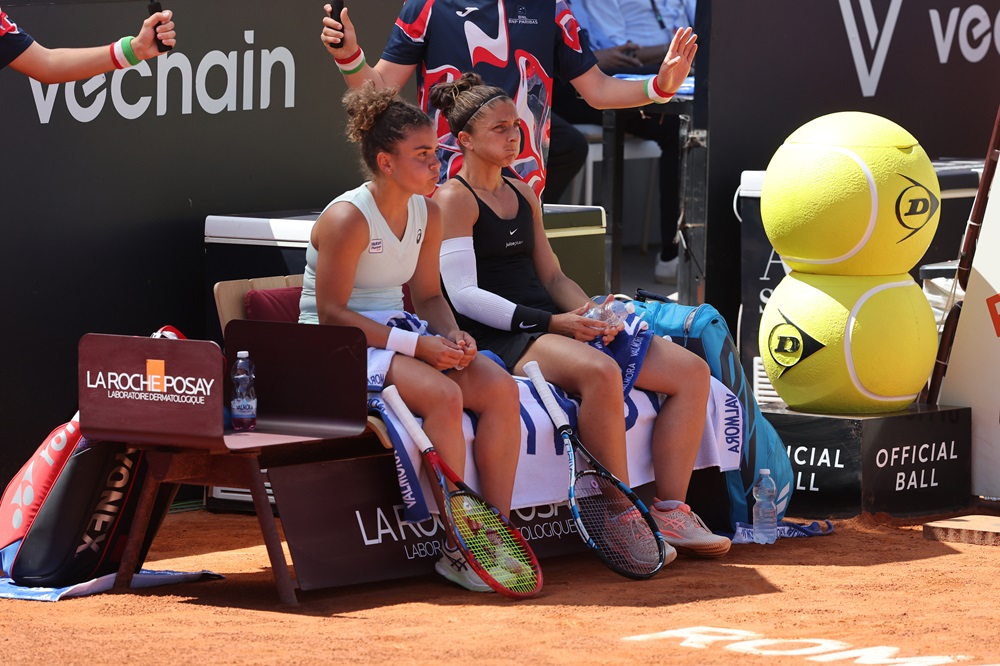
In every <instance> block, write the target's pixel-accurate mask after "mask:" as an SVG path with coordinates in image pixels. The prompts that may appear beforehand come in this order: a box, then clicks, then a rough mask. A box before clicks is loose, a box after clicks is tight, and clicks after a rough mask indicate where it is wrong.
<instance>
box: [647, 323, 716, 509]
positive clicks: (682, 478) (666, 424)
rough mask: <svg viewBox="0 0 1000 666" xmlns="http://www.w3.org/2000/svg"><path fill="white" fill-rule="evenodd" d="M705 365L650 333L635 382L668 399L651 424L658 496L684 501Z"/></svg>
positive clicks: (705, 384) (703, 400)
mask: <svg viewBox="0 0 1000 666" xmlns="http://www.w3.org/2000/svg"><path fill="white" fill-rule="evenodd" d="M710 374H711V373H710V372H709V369H708V364H707V363H705V361H704V360H702V359H701V357H699V356H697V355H696V354H694V353H692V352H690V351H688V350H687V349H685V348H684V347H681V346H680V345H678V344H675V343H673V342H669V341H667V340H664V339H663V338H654V339H653V340H652V342H651V343H650V345H649V351H648V352H647V353H646V359H645V361H643V364H642V370H641V371H640V372H639V376H638V378H636V382H635V385H636V386H638V387H639V388H642V389H646V390H648V391H656V392H657V393H665V394H667V395H669V396H670V398H669V399H668V400H667V401H666V402H665V403H664V404H663V408H662V409H661V410H660V413H659V414H658V415H657V417H656V423H655V424H654V425H653V442H652V446H653V471H654V473H655V475H656V494H657V496H658V497H659V498H660V499H672V500H680V501H682V502H683V501H684V498H685V497H687V491H688V484H689V483H690V481H691V471H692V469H693V468H694V461H695V458H696V457H697V456H698V447H699V446H700V445H701V436H702V434H703V432H704V430H705V409H706V405H707V403H708V393H709V377H710Z"/></svg>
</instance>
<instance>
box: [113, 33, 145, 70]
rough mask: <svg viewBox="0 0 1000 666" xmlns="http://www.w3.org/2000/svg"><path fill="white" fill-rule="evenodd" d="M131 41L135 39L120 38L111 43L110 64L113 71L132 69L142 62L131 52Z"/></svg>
mask: <svg viewBox="0 0 1000 666" xmlns="http://www.w3.org/2000/svg"><path fill="white" fill-rule="evenodd" d="M133 39H135V38H134V37H122V38H121V39H119V40H118V41H117V42H112V43H111V47H110V48H111V62H112V63H113V64H114V66H115V69H125V68H126V67H134V66H136V65H138V64H139V63H140V62H142V60H140V59H139V56H137V55H136V54H135V51H133V50H132V40H133Z"/></svg>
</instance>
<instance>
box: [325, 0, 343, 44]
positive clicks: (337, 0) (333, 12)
mask: <svg viewBox="0 0 1000 666" xmlns="http://www.w3.org/2000/svg"><path fill="white" fill-rule="evenodd" d="M343 12H344V0H330V18H332V19H333V20H334V21H336V22H337V23H340V25H344V24H343V22H342V21H341V20H340V18H341V16H340V15H341V14H342V13H343ZM327 46H329V47H330V48H331V49H341V48H344V40H343V39H341V40H340V41H339V42H337V43H336V44H327Z"/></svg>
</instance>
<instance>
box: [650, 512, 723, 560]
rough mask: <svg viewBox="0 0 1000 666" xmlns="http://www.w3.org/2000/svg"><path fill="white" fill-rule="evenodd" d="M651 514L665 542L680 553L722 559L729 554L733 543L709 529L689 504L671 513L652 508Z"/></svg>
mask: <svg viewBox="0 0 1000 666" xmlns="http://www.w3.org/2000/svg"><path fill="white" fill-rule="evenodd" d="M649 512H650V514H652V516H653V520H655V521H656V524H657V525H658V526H659V528H660V533H661V534H662V535H663V540H664V541H666V542H667V543H669V544H670V545H671V546H673V547H674V548H676V549H677V550H678V551H679V552H681V553H684V554H685V555H694V556H695V557H722V556H723V555H725V554H726V553H728V552H729V547H730V546H731V545H732V542H731V541H730V540H729V539H727V538H726V537H724V536H720V535H718V534H714V533H713V532H712V531H711V530H710V529H708V527H707V526H706V525H705V523H704V521H702V519H701V518H699V517H698V514H696V513H695V512H694V511H692V510H691V507H689V506H688V505H687V504H681V505H680V506H679V507H677V508H676V509H672V510H670V511H662V510H660V509H657V508H656V507H655V506H652V507H650V509H649Z"/></svg>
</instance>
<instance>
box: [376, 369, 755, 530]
mask: <svg viewBox="0 0 1000 666" xmlns="http://www.w3.org/2000/svg"><path fill="white" fill-rule="evenodd" d="M515 379H516V380H517V383H518V388H519V390H520V400H521V454H520V458H519V459H518V464H517V475H516V477H515V480H514V494H513V498H512V503H511V504H512V508H513V509H521V508H525V507H532V506H542V505H546V504H558V503H565V502H566V500H567V487H568V472H567V465H566V458H565V453H564V452H563V449H562V440H561V438H558V437H557V435H556V432H555V428H554V427H553V425H552V421H551V420H550V419H549V416H548V414H547V413H546V411H545V407H544V406H542V404H541V403H540V402H539V401H538V400H537V399H536V398H535V396H534V393H533V392H532V390H531V382H530V381H528V380H527V379H525V378H523V377H517V378H515ZM550 386H551V384H550ZM552 388H553V392H554V393H556V395H557V396H565V393H563V392H562V390H561V389H559V388H558V387H555V386H553V387H552ZM370 397H371V398H374V399H378V394H372V395H371V396H370ZM658 399H659V396H657V395H656V394H655V393H650V392H648V391H642V390H640V389H633V390H632V391H631V392H629V394H628V396H627V397H626V401H625V408H626V426H627V430H626V433H625V439H626V446H627V448H628V467H629V480H630V482H631V484H632V485H633V486H635V487H638V486H641V485H643V484H646V483H649V482H650V481H652V480H653V452H652V448H651V446H650V441H651V438H652V434H653V423H654V421H655V419H656V414H657V408H658V407H657V406H654V401H658ZM733 402H735V403H736V405H737V410H738V415H739V416H738V421H739V424H740V427H741V428H742V424H743V422H744V418H743V413H742V410H740V409H739V402H738V401H737V400H736V398H735V396H734V395H733V394H732V393H731V392H730V391H729V390H728V389H727V388H726V387H725V385H723V384H722V383H721V382H718V381H716V380H714V379H713V380H712V385H711V398H710V400H709V409H708V415H707V416H708V418H707V419H706V428H705V434H704V435H703V437H702V444H701V448H700V449H699V452H698V462H697V463H696V465H695V469H703V468H705V467H720V468H722V469H737V468H738V467H739V460H740V449H739V447H737V448H736V450H735V451H733V450H732V448H733V447H732V446H731V445H728V444H727V442H726V439H727V433H730V436H735V437H736V438H737V440H738V442H739V443H740V445H741V444H742V441H743V435H742V429H741V430H740V432H739V434H738V435H732V434H731V433H732V428H733V427H734V423H735V421H734V414H733V412H732V408H731V404H732V403H733ZM574 404H576V403H574ZM388 411H389V414H390V420H391V421H392V422H393V425H394V426H395V430H396V431H397V432H398V433H399V435H400V437H401V439H402V440H403V447H404V448H405V450H406V454H407V456H408V457H409V459H410V461H411V463H412V464H413V466H414V469H419V470H421V472H420V483H421V487H422V488H423V492H424V497H433V495H432V494H431V487H430V485H429V483H428V481H427V478H426V474H424V473H423V467H422V465H421V460H420V452H419V450H418V449H417V447H416V446H415V445H414V444H413V442H412V441H411V440H410V438H409V436H408V435H407V434H406V431H405V430H404V429H403V427H402V425H401V424H399V423H398V422H397V421H396V419H395V416H394V415H392V414H391V410H388ZM569 411H571V412H572V413H570V414H569V417H570V423H571V424H575V423H576V410H575V409H572V410H569ZM727 419H728V421H727ZM709 424H710V425H709ZM463 428H464V431H465V437H466V443H467V448H466V457H465V472H464V474H463V478H464V480H465V482H466V483H468V484H469V486H471V487H472V488H474V489H477V490H478V489H479V474H478V472H477V470H476V465H475V461H474V459H473V455H472V438H473V430H472V421H471V419H470V418H469V416H468V415H466V416H465V418H464V419H463ZM584 444H586V442H584ZM723 466H725V467H723ZM456 471H457V470H456ZM431 504H433V502H431ZM428 508H429V509H430V510H431V511H432V512H434V513H436V512H437V507H436V506H429V507H428Z"/></svg>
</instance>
